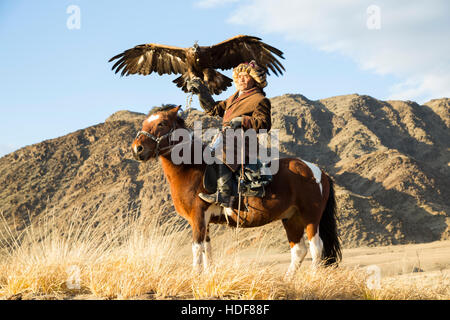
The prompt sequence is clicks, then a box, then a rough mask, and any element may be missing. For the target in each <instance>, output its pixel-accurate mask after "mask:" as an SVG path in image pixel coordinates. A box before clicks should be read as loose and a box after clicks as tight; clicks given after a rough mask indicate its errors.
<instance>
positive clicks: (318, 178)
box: [301, 159, 322, 194]
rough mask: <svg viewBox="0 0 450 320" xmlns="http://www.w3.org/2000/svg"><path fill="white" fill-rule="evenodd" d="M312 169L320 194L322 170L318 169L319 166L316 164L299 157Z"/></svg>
mask: <svg viewBox="0 0 450 320" xmlns="http://www.w3.org/2000/svg"><path fill="white" fill-rule="evenodd" d="M301 160H302V161H303V162H304V163H305V164H306V165H307V166H308V167H309V168H310V169H311V171H312V173H313V175H314V178H315V179H316V182H317V184H318V185H319V188H320V194H322V183H321V181H322V170H320V168H319V167H318V166H316V165H315V164H313V163H311V162H308V161H306V160H303V159H301Z"/></svg>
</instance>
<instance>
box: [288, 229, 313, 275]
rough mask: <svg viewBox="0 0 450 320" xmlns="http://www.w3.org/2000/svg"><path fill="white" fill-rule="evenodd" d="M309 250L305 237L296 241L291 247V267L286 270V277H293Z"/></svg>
mask: <svg viewBox="0 0 450 320" xmlns="http://www.w3.org/2000/svg"><path fill="white" fill-rule="evenodd" d="M307 252H308V249H307V248H306V244H305V238H303V237H302V239H301V240H300V242H299V243H296V244H295V245H294V246H293V247H292V248H291V264H290V265H289V268H288V270H287V272H286V276H285V278H286V279H289V278H291V277H292V276H293V275H294V274H295V272H296V271H297V269H298V268H299V267H300V265H301V264H302V262H303V259H304V258H305V256H306V253H307Z"/></svg>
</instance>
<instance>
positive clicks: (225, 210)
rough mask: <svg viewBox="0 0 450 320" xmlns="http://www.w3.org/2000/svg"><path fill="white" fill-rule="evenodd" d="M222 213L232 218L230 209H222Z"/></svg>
mask: <svg viewBox="0 0 450 320" xmlns="http://www.w3.org/2000/svg"><path fill="white" fill-rule="evenodd" d="M223 212H224V213H225V214H226V215H227V216H229V217H232V216H233V209H231V208H223Z"/></svg>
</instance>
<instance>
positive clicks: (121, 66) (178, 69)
mask: <svg viewBox="0 0 450 320" xmlns="http://www.w3.org/2000/svg"><path fill="white" fill-rule="evenodd" d="M116 59H118V60H117V61H116V63H115V64H114V65H113V66H112V70H114V69H115V71H116V73H118V72H119V71H120V70H122V73H121V76H123V75H125V76H128V75H130V74H142V75H148V74H150V73H152V72H157V73H158V74H159V75H162V74H172V73H174V74H180V73H181V74H183V73H185V72H186V71H187V69H188V68H187V65H186V52H185V49H183V48H178V47H172V46H165V45H160V44H153V43H150V44H141V45H138V46H136V47H134V48H131V49H128V50H125V51H124V52H122V53H120V54H118V55H116V56H114V57H112V58H111V59H109V61H108V62H111V61H113V60H116Z"/></svg>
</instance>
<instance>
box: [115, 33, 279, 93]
mask: <svg viewBox="0 0 450 320" xmlns="http://www.w3.org/2000/svg"><path fill="white" fill-rule="evenodd" d="M260 40H261V39H260V38H258V37H253V36H245V35H239V36H235V37H233V38H230V39H228V40H225V41H223V42H221V43H218V44H216V45H213V46H199V45H198V44H197V43H195V44H194V45H193V46H192V47H190V48H179V47H173V46H166V45H161V44H154V43H149V44H141V45H138V46H136V47H134V48H131V49H128V50H125V51H124V52H122V53H120V54H118V55H116V56H114V57H112V58H111V59H110V60H109V61H108V62H111V61H113V60H116V59H118V60H117V61H116V62H115V64H114V65H113V66H112V68H111V69H112V70H114V69H115V71H116V73H118V72H119V71H121V70H122V72H121V76H123V75H125V76H128V75H130V74H142V75H148V74H150V73H152V72H157V73H158V74H159V75H162V74H172V73H174V74H181V76H180V77H178V78H176V79H175V80H173V82H174V83H176V85H177V86H178V87H180V88H182V90H183V91H184V92H186V93H187V92H188V91H187V89H186V82H187V81H189V80H190V79H192V78H193V77H199V78H200V79H203V81H204V82H205V84H206V85H207V86H208V88H209V91H210V92H211V94H220V93H221V92H222V91H224V90H226V89H227V88H228V87H229V86H231V84H232V82H233V80H232V79H230V78H228V77H226V76H224V75H223V74H221V73H220V72H218V71H216V70H215V69H222V70H226V69H231V68H234V67H236V66H238V65H239V64H240V63H242V62H250V61H251V60H255V61H256V63H257V64H258V65H259V66H261V67H262V68H264V69H265V70H266V71H267V72H269V69H270V71H272V72H273V73H274V74H275V75H277V76H278V74H280V75H281V74H283V72H282V70H285V69H284V67H283V66H282V65H281V63H280V62H279V61H278V60H277V58H276V57H275V56H274V54H275V55H277V56H278V57H280V58H282V59H284V57H283V52H281V51H280V50H278V49H276V48H274V47H272V46H270V45H268V44H266V43H264V42H261V41H260Z"/></svg>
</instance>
